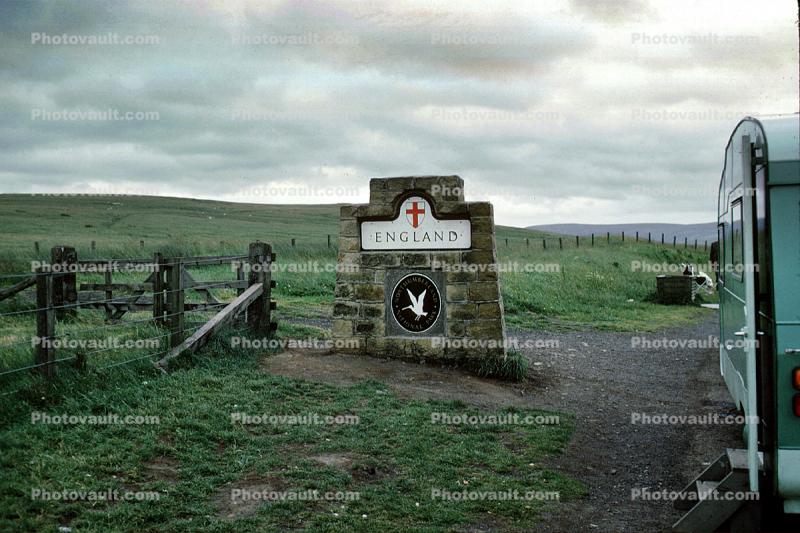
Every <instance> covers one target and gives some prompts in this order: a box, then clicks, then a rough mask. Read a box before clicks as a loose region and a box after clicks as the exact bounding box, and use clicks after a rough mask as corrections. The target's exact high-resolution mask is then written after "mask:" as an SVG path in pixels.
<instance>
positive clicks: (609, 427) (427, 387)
mask: <svg viewBox="0 0 800 533" xmlns="http://www.w3.org/2000/svg"><path fill="white" fill-rule="evenodd" d="M716 324H717V321H716V315H715V314H714V315H711V314H710V315H709V317H708V318H707V319H706V320H704V321H702V322H700V323H698V324H696V325H694V326H692V327H684V328H675V329H670V330H667V331H663V332H659V333H650V334H647V335H646V337H645V339H646V340H650V341H656V342H660V343H662V345H663V342H664V341H681V340H682V339H685V340H686V341H694V342H695V343H696V342H697V341H705V342H707V341H708V339H709V337H710V336H713V335H715V331H716V327H717V326H716ZM636 335H637V334H630V333H609V332H569V333H549V332H536V333H529V332H520V331H514V330H511V331H509V332H508V336H509V337H510V338H515V339H517V341H518V342H519V343H523V342H525V341H539V342H540V343H541V342H542V341H545V340H547V341H550V342H549V346H551V347H549V348H544V347H536V346H532V347H528V348H526V347H522V348H521V349H520V351H521V352H522V353H524V355H525V356H526V357H527V358H528V359H529V361H530V363H531V364H530V376H531V377H530V379H529V380H528V381H527V382H525V383H522V384H507V383H502V382H498V381H494V380H486V379H480V378H476V377H474V376H471V375H469V374H466V373H464V372H461V371H458V370H453V369H443V368H437V367H433V366H428V365H420V364H415V363H405V362H400V361H387V360H381V359H372V358H364V357H354V356H345V355H326V354H323V353H308V352H284V353H282V354H279V355H277V356H274V357H270V358H267V359H265V361H264V368H265V370H266V371H268V372H270V373H274V374H280V375H285V376H289V377H297V378H303V379H309V380H314V381H322V382H326V383H336V384H352V383H356V382H358V381H360V380H363V379H377V380H380V381H383V382H385V383H387V384H388V385H389V386H391V387H392V388H393V389H394V390H395V391H396V392H397V394H399V395H400V396H402V397H430V398H440V399H458V400H462V401H464V402H466V403H470V404H474V405H478V406H483V407H497V406H504V405H518V406H525V407H532V408H542V409H548V410H555V411H562V412H570V413H574V414H575V415H576V429H575V433H574V435H573V438H572V441H571V442H570V445H569V447H568V449H567V451H566V453H564V454H563V455H562V456H560V457H558V458H556V459H554V460H553V461H552V462H551V464H550V465H549V467H550V468H553V469H557V470H559V471H562V472H565V473H568V474H569V475H571V476H572V477H574V478H576V479H579V480H581V481H582V482H583V483H584V484H585V485H586V486H587V487H588V494H587V495H586V496H585V497H584V498H583V499H581V500H577V501H571V502H564V503H560V504H557V505H552V506H549V507H548V509H549V510H548V511H547V513H546V514H545V515H544V516H543V519H542V524H541V528H540V529H538V530H539V531H544V532H557V531H558V532H560V531H570V532H572V531H589V532H602V531H614V532H618V531H619V532H623V531H625V532H644V531H647V532H650V531H669V530H670V526H671V525H672V523H673V522H674V521H675V520H677V519H678V518H679V516H680V514H679V512H678V511H676V510H675V509H673V507H672V503H671V502H668V501H642V500H639V499H635V498H633V497H632V493H633V491H634V490H637V489H649V490H651V491H661V490H664V489H666V490H668V491H678V490H680V489H681V488H683V487H684V486H685V484H686V483H687V482H688V481H689V480H691V478H692V477H694V475H696V474H697V473H699V472H700V471H701V470H702V469H703V468H704V467H705V466H706V465H707V464H708V462H709V461H712V460H713V459H715V458H716V457H717V456H718V455H719V454H720V453H722V452H723V451H724V448H725V447H741V446H742V444H743V443H742V441H741V426H736V425H722V424H705V425H689V424H682V425H664V424H634V423H632V415H633V413H644V414H647V415H662V414H666V415H704V414H713V413H718V414H720V415H728V414H735V411H734V406H733V404H732V403H730V398H729V396H728V394H727V391H726V389H725V386H724V384H723V382H722V378H721V377H720V375H719V366H718V352H717V349H716V348H715V347H713V346H711V347H705V348H696V347H688V346H687V347H682V348H675V347H667V348H664V347H657V346H656V347H653V346H650V347H646V348H642V347H640V346H636V345H635V344H636V341H635V340H633V338H634V337H635V336H636ZM554 341H555V342H554Z"/></svg>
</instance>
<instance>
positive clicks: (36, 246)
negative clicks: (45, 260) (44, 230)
mask: <svg viewBox="0 0 800 533" xmlns="http://www.w3.org/2000/svg"><path fill="white" fill-rule="evenodd" d="M33 251H34V252H36V255H39V241H33Z"/></svg>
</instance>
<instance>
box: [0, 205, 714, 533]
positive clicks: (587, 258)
mask: <svg viewBox="0 0 800 533" xmlns="http://www.w3.org/2000/svg"><path fill="white" fill-rule="evenodd" d="M337 213H338V209H337V208H336V207H335V206H254V205H238V204H225V203H218V202H207V201H196V200H182V199H168V198H163V199H162V198H136V197H124V198H119V197H73V198H62V197H30V196H22V195H0V226H1V227H2V228H3V242H2V245H0V276H1V275H3V274H17V273H25V272H29V271H30V261H31V260H34V259H47V258H48V256H49V248H50V247H51V246H53V245H56V244H69V245H73V246H75V247H76V248H77V250H78V255H79V258H90V257H92V254H91V251H90V242H91V241H92V240H95V241H96V242H97V252H96V256H97V257H99V258H144V257H149V256H150V255H151V254H152V252H153V251H156V250H158V251H162V252H163V253H164V254H165V255H167V256H169V255H197V254H211V255H217V254H244V253H246V250H247V244H248V243H249V242H251V241H253V240H256V239H260V240H262V241H266V242H270V243H272V244H273V246H274V249H275V251H276V252H277V254H278V263H279V264H280V263H283V264H290V263H294V264H301V263H305V262H314V261H317V262H320V263H333V262H335V260H336V249H335V243H336V234H337V232H338V222H337ZM497 233H498V254H499V260H500V263H501V264H503V263H509V262H511V263H513V262H516V263H519V264H533V265H540V266H547V265H550V267H552V265H556V266H557V268H555V269H552V268H550V270H551V271H547V272H545V271H538V272H530V273H528V272H516V273H515V272H506V273H503V274H502V275H501V283H502V291H503V299H504V304H505V308H506V320H507V323H508V326H509V328H512V329H513V328H521V329H526V330H534V331H537V330H564V329H582V330H585V329H592V328H597V329H604V330H615V331H652V330H655V329H659V328H663V327H666V326H672V325H681V324H686V323H688V322H690V321H692V320H695V319H697V317H699V316H701V315H702V314H703V313H704V310H702V309H700V308H699V307H696V306H662V305H658V304H656V303H654V301H653V293H654V290H655V280H654V277H655V274H652V273H644V272H636V271H633V270H632V268H631V265H632V264H633V263H634V262H635V261H641V262H648V263H654V264H661V263H669V264H676V263H680V262H704V260H705V253H704V252H703V251H702V250H701V251H693V250H682V249H671V248H665V247H662V246H660V245H655V244H653V245H648V244H645V243H638V244H637V243H630V242H626V243H620V242H613V243H611V244H610V245H609V244H606V243H604V242H602V241H601V240H600V239H598V242H597V245H596V246H595V247H594V248H592V247H589V246H588V242H585V243H584V242H582V245H581V247H580V248H575V244H574V241H573V240H571V239H570V240H567V239H565V249H563V250H559V249H558V244H557V242H558V241H557V237H556V238H553V236H546V235H542V234H535V233H532V232H528V231H526V230H522V229H517V228H505V227H499V228H498V230H497ZM328 234H331V235H332V236H333V243H334V247H332V248H328V247H327V244H326V243H327V237H326V236H327V235H328ZM526 237H528V238H531V239H536V241H532V242H531V246H530V248H528V247H526V244H525V240H524V239H525V238H526ZM543 237H550V238H551V240H550V241H548V249H547V250H542V249H541V242H537V241H540V239H541V238H543ZM292 238H295V239H296V246H295V247H292V246H291V245H290V240H291V239H292ZM140 239H143V240H144V241H145V247H144V249H140V247H139V240H140ZM505 239H509V244H508V246H507V245H506V244H505ZM34 241H38V242H39V243H40V249H41V253H40V254H39V256H38V257H37V256H36V255H35V254H34V250H33V242H34ZM567 241H569V242H567ZM542 270H544V269H542ZM127 276H128V277H127V278H126V276H120V277H119V278H116V277H115V281H142V279H141V277H138V278H137V277H136V276H133V275H127ZM197 277H198V279H209V280H213V279H230V278H231V277H232V272H231V271H230V269H229V268H228V267H224V266H223V267H213V268H204V269H200V271H199V272H198V273H197ZM274 279H276V281H277V283H278V287H277V289H276V290H274V291H273V298H274V299H275V300H276V301H277V302H278V311H277V313H276V316H277V319H278V321H279V324H280V325H279V330H278V335H279V336H280V337H281V338H284V339H291V338H325V337H326V336H328V335H329V332H328V330H326V329H325V328H324V327H314V326H310V325H302V324H298V319H326V318H330V312H331V306H332V302H333V288H334V282H335V275H334V273H333V272H318V273H307V272H291V271H285V272H277V273H275V275H274ZM80 281H101V280H100V279H98V278H92V277H91V276H87V277H86V278H85V279H81V280H80ZM10 282H11V281H9V280H6V281H5V282H4V283H3V284H9V283H10ZM218 294H219V296H220V297H221V298H222V299H228V298H230V297H231V296H232V295H233V293H232V291H227V292H225V291H219V292H218ZM32 306H33V302H32V301H31V293H30V291H27V292H26V293H23V294H21V295H18V296H16V297H14V298H12V299H9V300H7V301H5V302H2V303H0V314H3V313H9V312H21V311H26V310H30V309H32V308H33V307H32ZM138 316H143V317H144V318H146V317H147V314H146V313H138V314H132V315H130V317H129V318H131V319H134V320H135V319H136V318H137V317H138ZM206 316H208V315H206ZM199 318H202V317H199ZM199 318H198V319H199ZM312 323H313V321H312ZM321 323H324V321H323V322H321ZM34 327H35V326H34V320H33V317H32V315H30V314H26V313H20V314H15V315H10V316H8V315H7V316H0V345H1V346H3V347H2V348H0V349H2V357H0V371H2V370H4V369H9V368H15V367H19V366H23V365H25V364H29V363H30V362H31V357H32V355H31V353H32V350H31V347H30V345H26V344H25V342H26V339H28V338H29V337H30V335H31V334H32V333H33V332H34ZM60 327H61V328H62V329H61V330H60V332H70V331H76V332H77V331H78V330H82V329H86V328H94V327H104V324H103V316H102V313H101V312H99V311H86V312H84V311H81V312H80V313H79V316H78V318H76V319H74V320H72V321H67V322H65V323H64V324H63V325H62V326H60ZM120 328H121V331H119V332H117V331H116V330H114V329H113V328H111V330H112V331H113V332H114V334H115V335H123V336H128V337H130V338H141V337H148V336H156V335H159V334H162V335H163V333H162V332H161V331H160V330H158V329H157V328H155V327H153V326H150V325H146V324H145V325H141V326H137V327H136V328H132V327H131V326H130V325H128V326H125V325H122V326H120ZM233 333H234V332H233V331H229V332H227V333H226V335H221V336H219V338H218V339H217V341H215V342H214V343H212V345H210V346H209V347H207V348H206V349H205V350H204V351H203V352H202V353H201V354H200V355H198V356H195V357H194V358H193V359H192V361H185V362H184V363H183V366H182V367H181V368H180V369H178V370H177V371H175V372H172V373H171V374H169V375H167V376H163V375H160V374H159V373H158V372H157V371H155V370H154V369H153V367H152V365H151V364H150V363H149V362H148V361H147V360H142V361H139V362H134V363H132V364H129V365H124V366H119V367H112V368H109V369H104V370H100V369H98V367H99V366H101V365H103V364H106V363H111V364H113V363H114V362H115V361H123V360H126V359H129V358H133V357H136V356H138V355H140V354H141V353H144V354H145V355H147V353H148V352H147V351H146V350H144V351H141V350H140V351H126V350H120V351H115V352H112V353H102V354H98V355H97V356H96V357H95V358H93V360H92V361H90V362H89V365H88V366H89V370H88V371H85V372H78V371H76V370H74V369H72V367H71V366H70V365H65V366H64V367H63V369H62V371H61V372H60V375H59V377H58V378H57V379H55V380H54V381H52V382H43V381H41V380H40V379H39V378H38V377H36V376H35V375H32V374H29V373H25V374H13V375H8V376H0V409H2V415H0V428H2V432H0V465H2V470H3V476H2V480H0V484H2V486H1V487H0V489H1V490H2V496H0V509H2V513H0V529H2V530H4V531H5V530H9V531H13V530H18V531H29V530H50V531H52V530H55V529H56V528H57V526H59V525H68V526H69V527H73V530H77V531H114V530H128V531H149V530H159V531H176V532H177V531H197V530H201V529H202V530H209V531H240V530H265V531H272V530H274V531H280V530H286V529H309V530H314V531H317V530H319V531H351V530H356V531H372V530H381V531H406V530H408V529H410V528H418V527H422V526H426V527H428V530H430V531H450V530H454V529H465V528H468V527H478V528H481V527H482V528H487V527H494V528H505V529H508V530H518V531H525V530H530V529H532V528H535V526H536V521H537V520H538V519H539V517H540V511H541V509H542V508H543V507H544V506H547V505H557V504H556V503H553V502H543V501H538V500H533V501H510V502H509V501H468V502H461V503H453V502H447V501H442V500H438V499H435V498H432V497H431V489H433V488H436V489H441V490H447V491H452V492H457V491H460V490H464V489H466V488H467V487H468V488H470V489H471V490H475V491H503V490H509V489H518V490H520V491H522V492H525V491H531V490H536V491H546V492H557V493H558V494H559V495H560V498H561V501H565V500H569V499H571V498H575V497H577V496H579V495H580V494H582V493H583V491H584V488H583V487H581V486H580V484H578V483H577V482H575V481H574V480H571V479H569V478H567V477H565V476H563V475H561V474H558V473H557V472H554V471H551V470H550V469H548V468H547V466H546V464H547V461H548V458H550V457H552V456H554V455H557V454H559V453H560V452H561V450H563V448H564V447H565V446H566V445H567V443H568V442H569V438H570V434H571V431H572V418H571V416H570V415H569V414H568V413H561V414H559V416H560V424H556V425H529V426H525V425H523V426H477V427H471V426H445V425H435V424H431V423H430V417H431V414H432V413H434V412H452V413H461V412H468V413H470V414H491V415H496V414H503V413H506V412H507V410H500V411H493V410H487V409H476V408H474V407H470V406H466V405H462V404H458V403H453V402H439V401H428V400H403V399H400V398H397V397H395V396H394V395H393V394H392V393H391V392H390V391H389V390H388V388H387V387H386V386H385V384H382V383H378V382H367V383H361V384H358V385H356V386H352V387H333V386H327V385H320V384H313V383H309V382H305V381H301V380H290V379H286V378H279V377H275V376H271V375H269V374H267V373H265V372H263V371H261V370H260V369H259V361H260V360H261V359H262V358H263V357H264V356H265V354H264V353H263V352H254V351H252V350H249V351H235V350H232V349H231V348H230V347H229V345H228V344H227V342H226V338H227V337H226V336H227V335H231V334H233ZM9 346H10V347H9ZM67 353H68V352H67ZM236 411H243V412H248V413H251V414H272V415H279V414H300V413H318V414H321V415H341V414H348V415H354V416H357V417H358V418H359V421H360V422H359V423H358V424H357V425H342V426H313V427H310V426H302V425H297V426H287V425H283V426H272V425H253V426H246V425H237V424H232V423H231V421H230V413H232V412H236ZM33 412H45V413H49V414H51V415H55V414H62V413H66V414H77V415H91V414H94V415H101V414H109V413H115V414H119V415H125V414H134V415H156V416H158V417H159V423H158V424H153V425H110V426H93V425H86V424H83V425H62V426H59V425H44V424H33V423H32V422H31V413H33ZM520 414H522V415H526V414H539V413H535V412H529V411H523V412H521V413H520ZM243 488H246V489H251V490H273V491H284V492H287V491H288V492H292V491H295V492H296V491H302V490H305V489H317V490H320V491H328V490H330V491H350V492H356V493H358V494H359V499H358V500H357V501H347V502H332V501H315V502H313V503H311V504H309V503H308V502H297V501H294V502H288V501H287V502H279V503H270V504H263V505H260V504H256V505H253V504H249V505H246V504H243V505H241V506H233V505H232V503H231V498H230V496H231V490H233V489H243ZM108 489H118V490H120V491H125V490H136V491H155V492H158V493H159V494H160V495H161V497H160V499H159V500H158V501H149V502H138V501H115V502H88V501H76V502H69V501H42V500H41V499H36V498H33V497H32V496H31V491H32V490H42V491H60V490H74V491H81V490H84V491H87V490H88V491H92V490H96V491H102V490H108Z"/></svg>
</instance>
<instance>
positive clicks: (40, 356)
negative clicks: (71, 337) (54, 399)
mask: <svg viewBox="0 0 800 533" xmlns="http://www.w3.org/2000/svg"><path fill="white" fill-rule="evenodd" d="M54 292H55V291H54V284H53V273H52V272H47V271H45V270H44V269H39V270H38V271H37V273H36V308H37V309H38V310H37V311H36V336H37V337H38V338H39V344H38V345H37V346H36V359H35V363H36V364H37V365H42V366H40V367H38V368H39V372H40V373H41V374H42V375H43V376H44V377H46V378H50V377H53V374H54V373H55V367H54V366H53V361H55V358H56V357H55V355H56V354H55V349H54V348H53V345H52V344H51V343H52V342H53V337H54V336H55V333H56V314H55V311H54V309H53V296H54ZM45 363H47V364H45Z"/></svg>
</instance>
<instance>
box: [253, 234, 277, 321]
mask: <svg viewBox="0 0 800 533" xmlns="http://www.w3.org/2000/svg"><path fill="white" fill-rule="evenodd" d="M248 255H249V256H250V257H249V261H250V272H249V273H248V277H247V281H248V285H251V286H252V285H255V284H256V283H261V284H262V286H263V287H264V290H263V292H262V293H261V296H259V297H258V298H257V299H256V300H254V301H253V303H252V304H250V307H249V308H248V312H247V321H248V322H249V324H250V326H251V327H252V328H253V330H254V331H255V332H256V333H258V334H263V335H268V334H269V333H270V332H271V331H272V330H273V326H272V322H271V320H270V311H271V310H272V302H271V300H270V296H271V294H272V290H271V289H272V269H271V268H270V266H271V263H272V247H271V246H270V245H269V244H267V243H265V242H260V241H256V242H251V243H250V249H249V253H248Z"/></svg>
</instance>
